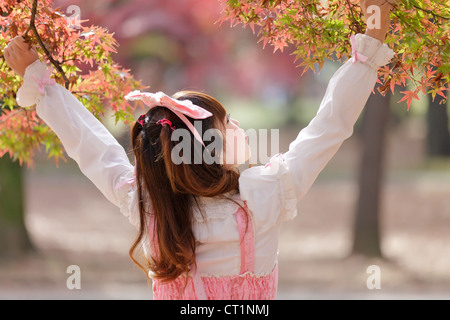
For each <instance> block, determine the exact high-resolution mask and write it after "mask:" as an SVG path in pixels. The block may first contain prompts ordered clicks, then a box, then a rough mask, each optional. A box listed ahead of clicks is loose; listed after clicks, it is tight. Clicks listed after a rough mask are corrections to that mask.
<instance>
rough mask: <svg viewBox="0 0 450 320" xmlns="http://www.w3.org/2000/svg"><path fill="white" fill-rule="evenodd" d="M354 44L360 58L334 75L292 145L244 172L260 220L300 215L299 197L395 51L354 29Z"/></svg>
mask: <svg viewBox="0 0 450 320" xmlns="http://www.w3.org/2000/svg"><path fill="white" fill-rule="evenodd" d="M353 49H354V50H355V51H356V56H357V59H355V54H353V57H352V58H351V59H349V60H347V61H346V62H345V63H344V64H343V65H342V66H341V67H340V68H339V69H338V70H337V71H336V72H335V73H334V75H333V76H332V77H331V79H330V81H329V84H328V86H327V89H326V92H325V96H324V97H323V99H322V102H321V104H320V107H319V110H318V112H317V114H316V116H315V117H314V118H313V120H312V121H311V122H310V123H309V125H308V126H307V127H305V128H304V129H303V130H301V131H300V133H299V134H298V136H297V138H296V139H295V140H294V141H293V142H292V143H291V144H290V145H289V151H287V152H286V153H284V154H280V155H277V156H274V157H273V158H272V159H271V160H270V162H269V163H268V164H266V165H265V166H258V167H252V168H249V169H246V170H244V171H243V172H242V173H241V177H240V181H239V182H240V192H241V198H242V199H243V200H246V201H247V205H248V207H249V209H250V210H252V212H253V214H254V215H255V217H256V218H258V217H259V219H260V220H261V224H264V223H266V224H270V223H275V222H276V221H277V220H278V218H279V217H280V216H281V218H282V220H289V219H292V218H294V217H295V216H296V214H297V201H298V200H299V199H301V198H302V197H303V196H304V195H305V194H306V192H307V191H308V190H309V189H310V187H311V185H312V184H313V182H314V181H315V179H316V178H317V176H318V175H319V173H320V172H321V171H322V169H323V168H324V167H325V165H326V164H327V163H328V161H329V160H330V159H331V158H332V157H333V156H334V154H335V153H336V151H337V150H338V149H339V147H340V146H341V144H342V143H343V142H344V140H345V139H347V138H348V137H350V136H351V135H352V133H353V127H354V124H355V122H356V121H357V119H358V117H359V115H360V114H361V112H362V110H363V108H364V106H365V104H366V102H367V100H368V98H369V95H370V94H371V92H372V90H373V88H374V86H375V83H376V79H377V70H378V67H379V66H383V65H385V64H387V63H388V62H389V61H390V59H391V58H392V57H393V55H394V51H392V50H391V49H390V48H389V47H388V46H387V45H386V44H384V43H381V42H380V41H379V40H377V39H375V38H372V37H370V36H367V35H365V34H356V36H355V48H353ZM364 57H367V60H366V61H363V59H364Z"/></svg>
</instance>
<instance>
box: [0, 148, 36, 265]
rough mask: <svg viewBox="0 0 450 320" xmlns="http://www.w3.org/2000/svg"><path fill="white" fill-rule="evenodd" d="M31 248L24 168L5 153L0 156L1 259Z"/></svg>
mask: <svg viewBox="0 0 450 320" xmlns="http://www.w3.org/2000/svg"><path fill="white" fill-rule="evenodd" d="M31 249H32V244H31V241H30V238H29V237H28V233H27V230H26V228H25V219H24V187H23V169H22V167H21V166H20V165H19V163H18V162H13V161H12V160H11V159H10V158H9V157H8V156H7V155H5V156H3V157H2V158H0V259H2V258H9V257H14V256H17V255H19V254H22V253H25V252H27V251H29V250H31Z"/></svg>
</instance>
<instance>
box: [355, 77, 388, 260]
mask: <svg viewBox="0 0 450 320" xmlns="http://www.w3.org/2000/svg"><path fill="white" fill-rule="evenodd" d="M377 87H378V84H377V85H376V86H375V90H374V91H375V94H371V95H370V97H369V99H368V101H367V104H366V107H365V111H364V115H363V119H362V129H361V134H362V140H363V151H362V158H361V162H360V167H359V199H358V202H357V209H356V217H355V224H354V239H353V240H354V241H353V253H354V254H362V255H365V256H369V257H381V256H382V253H381V243H380V217H379V215H380V214H379V213H380V203H381V201H380V200H381V187H382V180H383V158H384V150H385V142H386V132H387V129H388V122H389V115H390V112H389V111H390V107H389V101H390V96H391V95H390V94H389V93H388V94H386V96H384V97H383V96H382V95H381V94H380V93H379V92H378V90H377Z"/></svg>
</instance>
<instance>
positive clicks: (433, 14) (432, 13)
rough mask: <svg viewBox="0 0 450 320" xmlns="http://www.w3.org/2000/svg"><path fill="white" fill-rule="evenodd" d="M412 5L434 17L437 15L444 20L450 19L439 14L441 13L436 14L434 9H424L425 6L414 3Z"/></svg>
mask: <svg viewBox="0 0 450 320" xmlns="http://www.w3.org/2000/svg"><path fill="white" fill-rule="evenodd" d="M413 7H414V8H416V9H418V10H422V11H423V12H426V13H429V14H431V15H432V16H433V17H434V18H436V17H438V18H441V19H444V20H447V21H448V20H450V18H449V17H444V16H441V15H438V14H437V13H435V12H434V11H431V10H429V9H425V8H421V7H419V6H418V5H415V4H414V5H413Z"/></svg>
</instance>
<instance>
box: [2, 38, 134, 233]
mask: <svg viewBox="0 0 450 320" xmlns="http://www.w3.org/2000/svg"><path fill="white" fill-rule="evenodd" d="M5 59H6V61H7V63H8V64H9V66H10V67H11V68H12V69H13V70H14V71H16V72H17V73H18V74H19V75H21V76H22V77H23V84H22V87H21V88H20V89H19V91H18V92H17V102H18V104H19V105H20V106H21V107H30V106H32V105H34V104H36V112H37V114H38V116H39V117H40V118H41V119H42V120H44V121H45V122H46V123H47V125H48V126H49V127H50V128H51V129H52V130H53V131H54V132H55V133H56V134H57V136H58V137H59V139H60V140H61V142H62V144H63V146H64V148H65V150H66V152H67V154H68V155H69V156H70V157H71V158H73V159H74V160H75V161H76V162H77V163H78V165H79V167H80V169H81V171H82V172H83V173H84V174H85V175H86V176H87V177H88V178H89V179H90V180H91V181H92V182H93V183H94V184H95V185H96V186H97V188H98V189H99V190H100V191H101V192H102V193H103V194H104V195H105V197H106V198H107V199H108V200H109V201H111V202H112V203H113V204H115V205H116V206H118V207H120V208H121V211H122V213H124V214H125V215H126V216H128V217H129V219H130V221H131V223H132V224H134V225H136V224H137V221H136V217H134V216H133V214H132V213H133V212H132V211H133V210H130V208H129V207H128V205H129V203H131V201H128V197H129V194H131V193H132V191H133V190H132V189H133V188H134V186H133V185H131V184H126V187H122V188H118V187H117V186H118V185H121V184H123V181H127V180H130V179H132V178H133V172H134V167H133V165H132V164H131V163H130V161H129V159H128V157H127V154H126V152H125V150H124V149H123V147H122V146H121V145H120V144H119V143H118V142H117V140H116V139H115V138H114V137H113V136H112V135H111V134H110V133H109V131H108V130H107V129H106V128H105V127H104V126H103V125H102V124H101V123H100V121H98V120H97V119H96V118H95V117H94V116H93V115H92V113H90V112H89V111H88V110H87V109H86V108H85V107H84V106H83V105H82V104H81V103H80V101H79V100H78V99H77V98H76V97H74V96H73V95H72V94H71V93H70V92H69V91H68V90H66V89H65V88H64V87H62V86H60V85H58V84H56V83H55V82H54V80H52V79H50V74H51V72H49V69H48V68H47V66H46V64H45V63H43V62H41V61H40V60H39V59H38V56H37V54H36V53H35V52H34V51H33V49H29V48H28V45H27V44H26V43H25V42H24V41H23V38H21V37H17V38H15V39H13V40H12V41H11V43H10V44H9V45H8V47H7V48H6V49H5ZM33 61H34V62H33ZM31 62H32V63H31ZM30 63H31V64H30Z"/></svg>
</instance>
